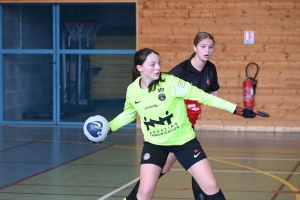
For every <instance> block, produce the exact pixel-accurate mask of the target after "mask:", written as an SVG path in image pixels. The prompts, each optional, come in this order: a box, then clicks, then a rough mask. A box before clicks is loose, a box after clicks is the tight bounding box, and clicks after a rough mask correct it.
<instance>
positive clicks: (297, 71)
mask: <svg viewBox="0 0 300 200" xmlns="http://www.w3.org/2000/svg"><path fill="white" fill-rule="evenodd" d="M138 4H139V6H138V16H139V17H138V31H137V34H138V41H139V42H138V45H137V46H138V49H141V48H144V47H149V48H153V49H155V50H156V51H158V52H159V53H160V57H161V59H162V71H169V70H170V69H171V68H172V67H174V66H175V65H176V64H178V63H179V62H181V61H183V60H184V59H186V58H188V57H189V55H190V54H191V53H192V52H193V48H192V45H193V39H194V36H195V35H196V33H198V32H199V31H206V32H209V33H211V34H212V35H213V36H214V38H215V41H216V46H215V51H214V54H213V56H212V57H211V61H212V62H213V63H214V64H215V65H216V67H217V70H218V76H219V83H220V85H221V88H220V90H219V93H220V96H221V97H223V98H224V99H227V100H229V101H231V102H234V103H237V104H240V105H242V104H243V96H242V95H243V91H242V82H243V81H244V79H245V77H246V74H245V68H246V66H247V64H248V63H250V62H256V63H257V64H258V65H259V73H258V75H257V80H258V85H257V92H256V95H255V107H256V108H260V109H262V110H265V111H268V112H269V113H270V115H271V117H270V118H269V119H263V118H256V119H250V120H249V119H241V118H239V117H238V116H233V115H230V114H228V113H226V112H225V111H220V110H217V109H215V108H210V107H206V106H204V109H203V113H202V114H201V116H200V119H199V120H198V121H197V126H196V128H197V129H219V130H235V131H236V130H255V131H256V130H261V131H300V122H299V121H300V120H299V118H300V117H299V115H298V114H297V113H298V112H299V110H300V98H299V97H298V95H299V92H300V48H299V47H300V1H297V0H286V1H281V0H272V1H269V0H251V1H248V0H234V1H233V0H228V1H218V0H211V1H204V0H203V1H201V0H200V1H199V0H188V1H181V0H139V1H138ZM246 30H252V31H255V44H253V45H245V44H244V43H243V42H244V41H243V39H244V36H243V34H244V31H246ZM253 73H254V69H253V67H252V68H250V67H249V74H250V75H251V74H253Z"/></svg>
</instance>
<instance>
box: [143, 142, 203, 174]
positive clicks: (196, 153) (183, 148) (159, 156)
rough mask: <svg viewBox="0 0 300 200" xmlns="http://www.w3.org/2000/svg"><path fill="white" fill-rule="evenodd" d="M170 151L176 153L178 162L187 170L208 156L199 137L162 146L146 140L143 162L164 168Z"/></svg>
mask: <svg viewBox="0 0 300 200" xmlns="http://www.w3.org/2000/svg"><path fill="white" fill-rule="evenodd" d="M170 152H173V153H174V154H175V156H176V158H177V160H178V162H179V163H180V164H181V165H182V166H183V167H184V169H185V170H188V169H189V168H190V167H191V166H192V165H194V164H195V163H197V162H199V161H200V160H203V159H205V158H207V157H206V154H205V153H204V151H203V149H202V147H201V145H200V142H199V141H198V140H197V138H194V139H192V140H190V141H188V142H187V143H185V144H183V145H179V146H161V145H155V144H151V143H149V142H144V147H143V151H142V155H141V164H147V163H148V164H154V165H157V166H159V167H160V168H163V167H164V166H165V163H166V161H167V157H168V155H169V153H170Z"/></svg>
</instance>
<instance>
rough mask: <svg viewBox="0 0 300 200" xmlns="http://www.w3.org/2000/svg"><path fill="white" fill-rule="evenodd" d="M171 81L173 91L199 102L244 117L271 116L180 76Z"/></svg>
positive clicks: (179, 95)
mask: <svg viewBox="0 0 300 200" xmlns="http://www.w3.org/2000/svg"><path fill="white" fill-rule="evenodd" d="M171 83H172V89H173V92H174V94H175V95H176V96H178V97H181V98H184V99H190V100H197V101H198V102H200V103H202V104H204V105H207V106H211V107H214V108H219V109H222V110H226V111H228V112H231V113H233V114H236V115H239V116H243V117H244V118H254V117H256V115H259V116H261V117H269V114H268V113H266V112H264V111H257V110H255V109H252V108H243V107H240V106H237V105H236V104H233V103H231V102H229V101H226V100H224V99H222V98H219V97H216V96H213V95H211V94H208V93H206V92H204V91H203V90H201V89H198V88H197V87H195V86H192V85H191V84H189V83H188V82H186V81H183V80H181V79H179V78H176V77H173V80H172V81H171Z"/></svg>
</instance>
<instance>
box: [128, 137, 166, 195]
mask: <svg viewBox="0 0 300 200" xmlns="http://www.w3.org/2000/svg"><path fill="white" fill-rule="evenodd" d="M168 154H169V151H167V150H166V147H162V146H158V145H153V144H151V143H149V142H144V147H143V151H142V155H141V168H140V180H139V184H138V186H137V192H135V193H133V194H130V196H128V197H126V200H136V198H137V197H138V196H139V197H140V198H139V199H148V198H149V197H151V198H152V196H153V194H154V191H155V187H156V184H157V181H158V178H159V177H161V171H162V168H163V167H164V165H165V163H166V160H167V157H168ZM157 171H158V172H157ZM151 198H150V199H151Z"/></svg>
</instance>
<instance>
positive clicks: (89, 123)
mask: <svg viewBox="0 0 300 200" xmlns="http://www.w3.org/2000/svg"><path fill="white" fill-rule="evenodd" d="M109 132H110V127H109V124H108V121H107V120H106V119H105V118H104V117H103V116H101V115H96V116H91V117H89V118H88V119H87V120H86V121H85V122H84V125H83V133H84V135H85V136H86V138H87V140H89V141H90V142H92V143H100V142H102V141H103V140H105V138H106V137H107V135H108V134H109Z"/></svg>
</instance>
